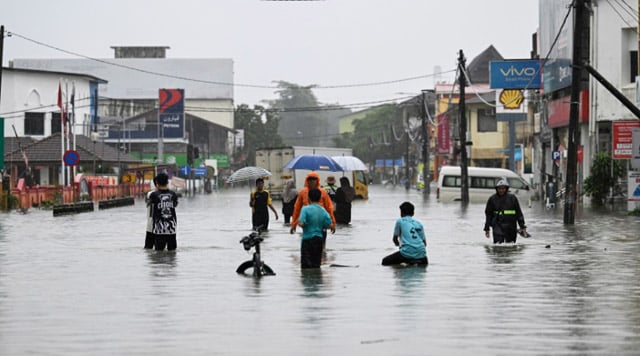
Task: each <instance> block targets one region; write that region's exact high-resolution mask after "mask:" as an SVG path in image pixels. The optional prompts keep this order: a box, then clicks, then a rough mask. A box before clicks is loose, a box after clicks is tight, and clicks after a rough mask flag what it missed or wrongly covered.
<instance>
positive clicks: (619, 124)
mask: <svg viewBox="0 0 640 356" xmlns="http://www.w3.org/2000/svg"><path fill="white" fill-rule="evenodd" d="M611 126H612V131H613V133H612V136H613V137H612V144H613V147H612V148H611V152H612V153H613V154H612V157H613V159H631V153H632V149H633V142H632V140H633V134H632V130H633V129H634V128H640V121H614V122H612V124H611Z"/></svg>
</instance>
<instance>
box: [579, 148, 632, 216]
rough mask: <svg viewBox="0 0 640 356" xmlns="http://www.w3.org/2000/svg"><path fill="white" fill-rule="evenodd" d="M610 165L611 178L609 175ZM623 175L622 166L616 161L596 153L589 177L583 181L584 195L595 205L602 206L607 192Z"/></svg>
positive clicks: (606, 154)
mask: <svg viewBox="0 0 640 356" xmlns="http://www.w3.org/2000/svg"><path fill="white" fill-rule="evenodd" d="M612 163H613V176H612V175H611V173H612V172H611V164H612ZM623 173H624V172H623V169H622V165H620V163H618V161H616V160H613V159H611V157H610V156H609V154H608V153H605V152H601V153H598V154H597V155H596V156H595V157H594V160H593V166H591V175H590V176H589V177H587V179H585V180H584V193H585V194H586V195H587V196H590V197H591V201H592V202H593V203H594V204H595V205H604V203H606V201H607V196H609V191H610V190H611V189H612V188H613V186H614V185H615V183H616V181H617V180H618V179H619V178H621V177H622V174H623Z"/></svg>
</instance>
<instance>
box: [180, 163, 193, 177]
mask: <svg viewBox="0 0 640 356" xmlns="http://www.w3.org/2000/svg"><path fill="white" fill-rule="evenodd" d="M180 173H182V175H183V176H188V175H189V173H191V167H190V166H189V165H186V164H185V165H184V166H182V167H180Z"/></svg>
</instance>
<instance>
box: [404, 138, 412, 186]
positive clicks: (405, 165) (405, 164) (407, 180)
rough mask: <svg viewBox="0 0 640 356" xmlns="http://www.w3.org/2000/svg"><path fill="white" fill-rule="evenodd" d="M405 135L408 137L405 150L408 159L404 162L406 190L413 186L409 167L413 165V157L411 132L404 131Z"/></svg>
mask: <svg viewBox="0 0 640 356" xmlns="http://www.w3.org/2000/svg"><path fill="white" fill-rule="evenodd" d="M403 136H405V137H406V141H405V143H406V146H405V151H406V153H405V154H406V157H407V161H406V162H405V163H404V178H405V183H404V190H406V191H409V189H410V188H411V179H410V177H409V169H410V168H409V167H411V165H410V162H411V159H410V158H409V142H410V140H409V133H408V132H404V133H403Z"/></svg>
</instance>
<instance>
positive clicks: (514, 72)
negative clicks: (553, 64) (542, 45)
mask: <svg viewBox="0 0 640 356" xmlns="http://www.w3.org/2000/svg"><path fill="white" fill-rule="evenodd" d="M500 73H502V75H503V76H505V77H509V76H517V77H522V76H527V77H533V76H534V75H536V73H537V69H536V68H533V67H523V68H520V69H518V68H516V67H515V66H511V67H509V68H508V69H506V70H505V69H502V68H500Z"/></svg>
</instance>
